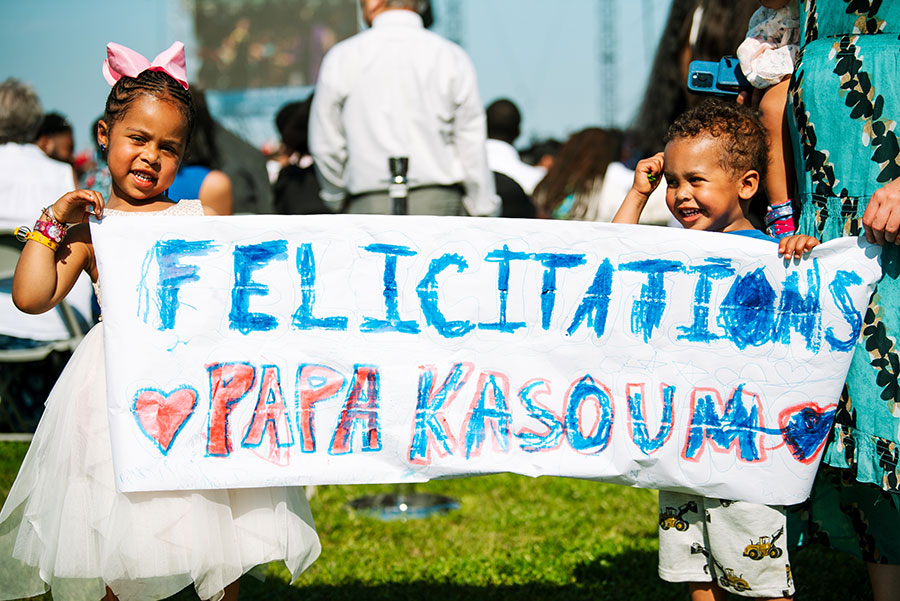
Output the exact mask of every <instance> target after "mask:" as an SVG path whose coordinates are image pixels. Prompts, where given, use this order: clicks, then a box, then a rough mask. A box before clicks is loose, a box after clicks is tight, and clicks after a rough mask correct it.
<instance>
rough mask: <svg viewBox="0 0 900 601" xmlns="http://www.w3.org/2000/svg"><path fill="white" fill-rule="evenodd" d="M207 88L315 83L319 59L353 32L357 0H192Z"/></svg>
mask: <svg viewBox="0 0 900 601" xmlns="http://www.w3.org/2000/svg"><path fill="white" fill-rule="evenodd" d="M194 3H195V6H194V23H195V27H196V34H197V42H198V45H199V48H198V55H199V58H200V63H201V66H200V72H199V76H198V79H199V83H200V86H201V87H203V88H205V89H207V90H239V89H247V88H267V87H282V86H306V85H311V84H314V83H315V81H316V77H317V75H318V69H319V65H320V64H321V62H322V57H323V56H324V55H325V53H326V52H327V51H328V49H329V48H331V47H332V46H333V45H335V44H336V43H337V42H339V41H341V40H343V39H345V38H347V37H350V36H351V35H353V34H354V33H356V32H357V29H358V16H357V6H358V0H194Z"/></svg>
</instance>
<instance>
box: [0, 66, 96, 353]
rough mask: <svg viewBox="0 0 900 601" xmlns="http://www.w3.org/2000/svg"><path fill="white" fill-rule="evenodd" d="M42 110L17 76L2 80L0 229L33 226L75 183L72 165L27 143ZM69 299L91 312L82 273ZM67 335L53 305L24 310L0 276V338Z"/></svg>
mask: <svg viewBox="0 0 900 601" xmlns="http://www.w3.org/2000/svg"><path fill="white" fill-rule="evenodd" d="M41 116H42V110H41V105H40V101H39V100H38V97H37V95H36V94H35V93H34V90H32V89H31V87H30V86H27V85H25V84H23V83H21V82H19V81H17V80H15V79H7V80H6V81H4V82H2V83H0V230H6V231H8V230H12V229H14V228H15V227H17V226H20V225H24V226H27V227H29V228H30V227H32V226H33V225H34V222H35V220H37V218H38V217H40V215H41V209H42V208H44V207H46V206H49V205H51V204H53V203H54V202H56V200H57V199H58V198H59V197H60V196H62V195H63V194H65V193H66V192H70V191H72V190H74V189H75V179H74V174H73V172H72V167H71V165H69V164H68V163H63V162H60V161H56V160H54V159H51V158H49V157H48V156H47V155H45V154H44V152H43V151H42V150H41V149H40V148H38V147H37V146H36V145H35V144H31V143H29V140H31V139H32V138H33V137H34V134H35V132H36V131H37V126H38V124H39V123H40V120H41ZM67 300H68V301H69V302H70V304H72V305H73V306H74V307H75V308H76V310H77V311H78V312H79V313H80V314H81V316H82V317H84V318H85V319H89V318H90V316H91V284H90V279H89V278H88V277H87V276H86V275H82V277H81V278H79V280H78V281H77V282H76V283H75V287H74V288H73V289H72V290H71V291H70V292H69V295H68V297H67ZM7 337H9V338H7ZM68 337H69V331H68V329H67V328H66V326H65V323H64V322H63V320H62V319H61V318H60V316H59V315H58V314H57V312H56V311H49V312H47V313H43V314H41V315H26V314H24V313H22V312H21V311H19V310H18V309H17V308H16V307H15V305H13V302H12V298H11V296H10V290H9V282H7V281H0V343H4V342H5V343H8V342H9V341H10V340H11V339H20V340H22V341H47V340H63V339H66V338H68ZM0 345H3V344H0Z"/></svg>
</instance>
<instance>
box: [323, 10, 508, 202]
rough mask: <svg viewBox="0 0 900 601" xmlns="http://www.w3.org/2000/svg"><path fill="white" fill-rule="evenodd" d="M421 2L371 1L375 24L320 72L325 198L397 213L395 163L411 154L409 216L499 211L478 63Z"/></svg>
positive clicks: (368, 13) (369, 13)
mask: <svg viewBox="0 0 900 601" xmlns="http://www.w3.org/2000/svg"><path fill="white" fill-rule="evenodd" d="M420 4H421V2H420V0H361V6H362V14H363V18H364V20H365V21H366V23H368V24H369V25H371V29H368V30H366V31H363V32H361V33H359V34H357V35H355V36H353V37H351V38H349V39H347V40H344V41H343V42H341V43H339V44H337V45H335V46H334V47H333V48H332V49H331V50H329V51H328V54H326V55H325V59H324V60H323V61H322V67H321V69H320V71H319V80H318V82H317V84H316V90H315V96H314V99H313V105H312V112H311V115H310V131H309V146H310V150H311V153H312V156H313V159H314V160H315V166H316V171H317V174H318V177H319V182H320V184H321V193H320V194H321V197H322V199H323V200H324V201H325V202H326V203H327V204H329V206H331V207H334V208H335V209H340V208H341V207H342V206H343V208H344V209H345V210H346V211H347V212H348V213H382V214H389V213H391V201H390V197H389V195H388V193H387V190H388V184H389V182H390V176H391V173H390V169H389V166H388V160H389V159H390V158H391V157H407V158H408V159H409V171H408V174H407V175H408V178H409V187H410V191H409V197H408V201H407V207H408V209H407V210H408V213H410V214H418V215H427V214H432V215H462V214H469V215H498V214H499V211H500V200H499V198H498V197H497V195H496V193H495V190H494V181H493V177H492V175H491V172H490V169H488V166H487V159H486V156H485V140H486V131H485V129H486V128H485V115H484V109H483V108H482V105H481V97H480V95H479V93H478V82H477V79H476V76H475V69H474V67H473V66H472V62H471V60H470V59H469V57H468V56H467V55H466V53H465V52H464V51H463V50H462V49H461V48H460V47H459V46H457V45H455V44H453V43H452V42H449V41H447V40H445V39H443V38H441V37H440V36H438V35H436V34H434V33H432V32H430V31H428V30H427V29H425V27H424V25H423V22H422V17H421V16H419V13H418V12H417V10H418V9H419V8H421V7H420Z"/></svg>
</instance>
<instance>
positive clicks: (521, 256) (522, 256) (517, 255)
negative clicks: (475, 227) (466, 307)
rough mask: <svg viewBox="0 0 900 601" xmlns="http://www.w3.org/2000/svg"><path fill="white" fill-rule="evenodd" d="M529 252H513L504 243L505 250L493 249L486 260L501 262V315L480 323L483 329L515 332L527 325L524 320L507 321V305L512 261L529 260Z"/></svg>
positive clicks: (498, 282) (498, 288) (499, 289)
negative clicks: (491, 320)
mask: <svg viewBox="0 0 900 601" xmlns="http://www.w3.org/2000/svg"><path fill="white" fill-rule="evenodd" d="M528 258H529V254H528V253H523V252H512V251H510V250H509V246H507V245H505V244H504V245H503V250H492V251H491V252H489V253H488V254H487V256H485V258H484V260H485V261H488V262H491V263H499V266H498V275H497V291H498V292H499V293H500V317H499V319H498V320H497V321H496V322H492V323H479V324H478V327H479V329H482V330H497V331H500V332H509V333H512V332H515V331H516V330H518V329H519V328H524V327H525V322H524V321H507V319H506V305H507V302H508V300H509V264H510V262H512V261H527V260H528Z"/></svg>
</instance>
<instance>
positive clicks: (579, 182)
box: [534, 127, 622, 221]
mask: <svg viewBox="0 0 900 601" xmlns="http://www.w3.org/2000/svg"><path fill="white" fill-rule="evenodd" d="M621 144H622V136H621V132H618V131H615V130H610V129H601V128H599V127H589V128H587V129H583V130H581V131H579V132H576V133H574V134H572V136H571V137H570V138H569V139H568V140H567V141H566V143H565V144H563V147H562V148H561V149H560V151H559V154H558V155H557V157H556V159H555V160H554V161H553V166H552V167H551V168H550V170H549V171H547V175H546V176H545V177H544V179H542V180H541V182H540V183H539V184H538V185H537V187H536V188H535V190H534V201H535V204H536V205H537V208H538V215H539V216H541V217H547V218H553V219H576V220H579V221H597V219H598V218H599V215H600V212H601V207H600V190H601V187H602V185H603V176H604V175H605V174H606V169H607V167H609V165H610V163H612V162H613V161H616V160H618V159H619V154H620V151H621Z"/></svg>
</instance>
